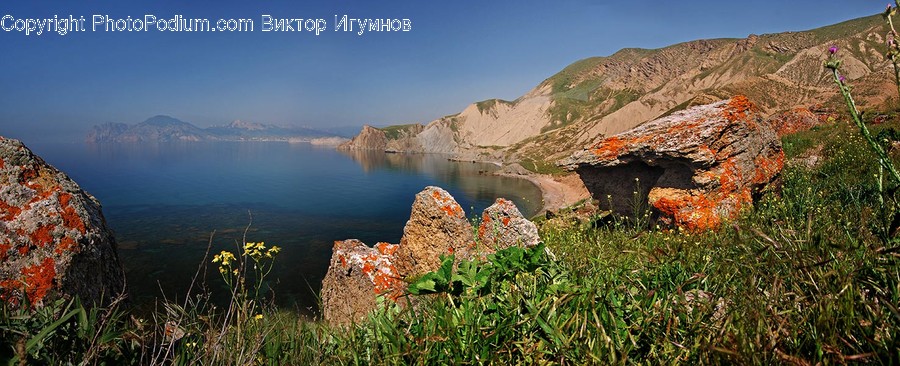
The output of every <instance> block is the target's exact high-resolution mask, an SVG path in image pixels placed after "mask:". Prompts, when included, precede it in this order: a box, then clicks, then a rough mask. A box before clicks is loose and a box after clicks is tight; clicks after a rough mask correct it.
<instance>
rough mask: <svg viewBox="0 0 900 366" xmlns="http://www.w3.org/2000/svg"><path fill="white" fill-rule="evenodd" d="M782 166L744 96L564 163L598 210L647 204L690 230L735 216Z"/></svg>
mask: <svg viewBox="0 0 900 366" xmlns="http://www.w3.org/2000/svg"><path fill="white" fill-rule="evenodd" d="M783 164H784V153H783V152H782V149H781V142H780V140H779V139H778V137H777V135H776V134H775V131H774V130H773V129H772V127H771V126H769V125H768V124H767V123H764V122H762V121H761V120H760V119H759V117H757V115H756V114H755V113H754V111H753V106H752V104H751V103H750V101H749V100H747V98H746V97H744V96H736V97H733V98H731V99H729V100H724V101H720V102H717V103H713V104H708V105H703V106H698V107H693V108H690V109H687V110H685V111H681V112H677V113H674V114H672V115H671V116H668V117H663V118H660V119H657V120H654V121H652V122H648V123H646V124H644V125H641V126H639V127H637V128H635V129H632V130H630V131H626V132H623V133H621V134H618V135H615V136H612V137H608V138H604V139H602V140H600V141H599V142H597V143H596V144H594V145H593V146H592V147H591V148H589V149H586V150H583V151H580V152H577V153H575V154H573V155H572V156H571V157H569V158H567V159H565V160H563V161H562V162H561V165H562V166H564V167H565V168H567V169H570V170H575V171H576V172H577V173H578V175H579V176H580V177H581V179H582V180H583V181H584V183H585V186H586V187H587V188H588V190H589V191H591V194H592V196H593V197H594V198H595V199H597V200H598V201H599V202H600V204H601V207H604V208H611V209H612V210H613V211H616V212H619V213H624V214H632V212H633V208H634V205H635V204H640V203H641V202H635V200H639V201H643V202H647V203H649V205H650V207H652V208H653V210H654V212H655V214H657V215H659V217H660V218H661V219H662V220H663V221H668V222H672V223H674V224H676V225H679V226H682V227H685V228H687V229H690V230H702V229H708V228H714V227H717V226H718V225H719V224H720V223H721V222H722V220H725V219H728V218H732V217H734V216H735V215H736V214H737V213H738V212H739V211H740V209H741V208H742V207H744V206H745V205H749V204H752V202H753V196H754V194H755V193H757V192H758V191H759V190H760V189H761V188H763V187H764V186H765V185H766V184H768V183H769V182H771V181H772V180H773V179H774V178H775V177H776V176H777V175H778V173H779V172H780V171H781V168H782V166H783Z"/></svg>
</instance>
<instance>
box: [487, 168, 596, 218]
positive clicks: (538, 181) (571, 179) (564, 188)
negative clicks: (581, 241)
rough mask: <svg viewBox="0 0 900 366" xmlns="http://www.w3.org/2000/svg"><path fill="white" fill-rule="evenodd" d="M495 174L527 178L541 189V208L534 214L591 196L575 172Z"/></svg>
mask: <svg viewBox="0 0 900 366" xmlns="http://www.w3.org/2000/svg"><path fill="white" fill-rule="evenodd" d="M494 175H496V176H501V177H511V178H519V179H525V180H527V181H529V182H531V183H532V184H534V185H535V186H537V187H538V189H540V190H541V209H540V210H538V212H537V213H536V214H535V215H534V216H538V215H544V214H546V213H547V212H551V211H557V210H559V209H562V208H566V207H569V206H572V205H574V204H575V203H577V202H578V201H580V200H583V199H586V198H590V196H591V195H590V192H588V190H587V188H585V187H584V184H583V183H582V182H581V179H580V178H579V177H578V175H577V174H575V173H571V174H567V175H563V176H552V175H548V174H537V173H530V174H514V173H501V172H497V173H494Z"/></svg>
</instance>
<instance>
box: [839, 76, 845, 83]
mask: <svg viewBox="0 0 900 366" xmlns="http://www.w3.org/2000/svg"><path fill="white" fill-rule="evenodd" d="M838 81H840V82H841V84H843V83H844V82H845V81H847V78H845V77H844V75H841V76H838Z"/></svg>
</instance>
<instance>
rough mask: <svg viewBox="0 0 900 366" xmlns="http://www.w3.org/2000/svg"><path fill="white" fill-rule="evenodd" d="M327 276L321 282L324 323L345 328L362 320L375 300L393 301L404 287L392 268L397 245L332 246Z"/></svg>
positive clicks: (354, 242)
mask: <svg viewBox="0 0 900 366" xmlns="http://www.w3.org/2000/svg"><path fill="white" fill-rule="evenodd" d="M332 250H333V253H332V256H331V263H330V264H329V266H328V273H326V274H325V279H324V280H323V281H322V293H321V298H322V315H323V316H324V318H325V320H326V321H329V322H332V323H337V324H348V323H352V322H358V321H361V320H363V319H365V317H366V315H368V313H369V311H371V310H372V309H373V308H374V307H375V298H376V296H379V295H383V296H386V297H388V298H389V299H391V300H396V299H397V297H399V296H400V295H402V294H403V293H404V291H405V290H406V283H405V282H403V280H402V279H401V278H400V276H399V275H398V274H397V270H396V269H395V267H394V261H395V260H396V252H397V245H396V244H389V243H378V244H376V245H375V247H374V248H370V247H369V246H367V245H366V244H364V243H363V242H361V241H359V240H356V239H348V240H343V241H336V242H334V248H333V249H332Z"/></svg>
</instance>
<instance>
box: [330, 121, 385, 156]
mask: <svg viewBox="0 0 900 366" xmlns="http://www.w3.org/2000/svg"><path fill="white" fill-rule="evenodd" d="M385 148H387V137H386V136H385V134H384V131H382V130H379V129H377V128H375V127H372V126H369V125H365V126H363V128H362V130H361V131H359V134H358V135H356V136H354V137H353V138H352V139H350V141H347V142H345V143H343V144H341V145H339V146H338V149H342V150H380V151H384V150H385Z"/></svg>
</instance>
